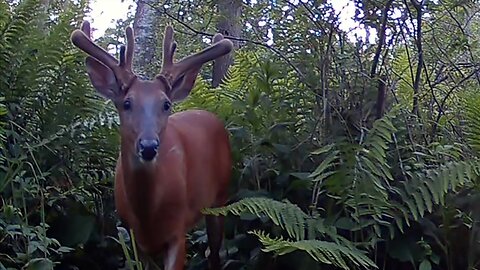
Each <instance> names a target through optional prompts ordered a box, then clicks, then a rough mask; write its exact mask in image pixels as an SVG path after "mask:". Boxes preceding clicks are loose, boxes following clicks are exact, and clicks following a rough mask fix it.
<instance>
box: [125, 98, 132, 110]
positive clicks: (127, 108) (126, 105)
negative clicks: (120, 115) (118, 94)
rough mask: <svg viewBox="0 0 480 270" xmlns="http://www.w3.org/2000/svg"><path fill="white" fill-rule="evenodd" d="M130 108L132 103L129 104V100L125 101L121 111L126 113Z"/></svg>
mask: <svg viewBox="0 0 480 270" xmlns="http://www.w3.org/2000/svg"><path fill="white" fill-rule="evenodd" d="M131 108H132V102H131V101H130V100H129V99H127V100H125V101H124V102H123V109H124V110H126V111H128V110H130V109H131Z"/></svg>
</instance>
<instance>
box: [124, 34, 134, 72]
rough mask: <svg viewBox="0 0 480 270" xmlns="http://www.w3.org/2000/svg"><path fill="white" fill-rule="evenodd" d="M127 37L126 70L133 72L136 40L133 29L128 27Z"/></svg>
mask: <svg viewBox="0 0 480 270" xmlns="http://www.w3.org/2000/svg"><path fill="white" fill-rule="evenodd" d="M125 35H126V36H127V56H126V63H125V68H126V69H127V70H129V71H132V62H133V50H134V49H135V39H134V38H133V29H132V28H131V27H130V26H128V27H127V29H126V30H125Z"/></svg>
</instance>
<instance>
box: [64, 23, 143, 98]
mask: <svg viewBox="0 0 480 270" xmlns="http://www.w3.org/2000/svg"><path fill="white" fill-rule="evenodd" d="M81 29H82V30H75V31H73V33H72V35H71V40H72V42H73V44H74V45H75V46H77V47H78V48H79V49H81V50H82V51H84V52H86V53H87V54H89V55H90V56H91V57H93V59H92V60H95V61H98V62H100V63H101V64H103V65H105V66H107V67H109V68H110V69H111V70H112V71H113V73H114V74H115V77H116V79H117V82H118V84H119V85H120V87H121V89H120V90H122V91H125V90H126V89H128V87H129V86H130V85H131V83H132V82H133V79H134V78H136V75H135V74H134V73H133V71H132V61H133V50H134V46H135V40H134V38H133V30H132V28H131V27H130V26H129V27H127V28H126V30H125V34H126V37H127V47H126V48H125V46H124V45H122V47H121V48H120V62H119V61H118V60H117V59H116V58H115V57H113V56H112V55H110V54H109V53H108V52H107V51H105V50H104V49H103V48H101V47H100V46H98V45H97V44H95V43H94V42H93V41H92V40H91V38H90V23H89V22H88V21H84V22H83V23H82V26H81Z"/></svg>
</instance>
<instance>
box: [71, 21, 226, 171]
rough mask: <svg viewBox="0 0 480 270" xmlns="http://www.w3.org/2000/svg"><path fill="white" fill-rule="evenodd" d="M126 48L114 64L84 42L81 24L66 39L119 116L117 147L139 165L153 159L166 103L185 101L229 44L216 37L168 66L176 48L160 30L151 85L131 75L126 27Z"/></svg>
mask: <svg viewBox="0 0 480 270" xmlns="http://www.w3.org/2000/svg"><path fill="white" fill-rule="evenodd" d="M125 33H126V40H127V46H126V47H125V46H122V47H121V48H120V59H119V60H117V59H116V58H115V57H113V56H112V55H110V54H109V53H108V52H106V51H105V50H104V49H102V48H101V47H99V46H98V45H96V44H95V43H93V42H92V40H91V39H90V24H89V23H88V22H87V21H85V22H84V23H83V24H82V27H81V31H80V30H75V31H74V32H73V33H72V36H71V39H72V42H73V44H74V45H75V46H77V47H78V48H80V49H81V50H83V51H84V52H86V53H87V54H88V55H89V56H87V58H86V67H87V73H88V75H89V77H90V81H91V83H92V85H93V87H94V88H95V89H96V90H97V91H98V92H99V93H100V94H101V95H103V96H104V97H106V98H109V99H111V100H112V101H113V103H114V104H115V107H116V108H117V111H118V113H119V115H120V133H121V139H122V145H123V146H125V147H127V148H128V150H129V152H130V153H133V154H134V158H138V159H139V160H140V161H146V162H149V161H152V160H154V159H155V157H156V155H157V152H158V148H159V147H160V144H161V140H162V134H163V132H164V130H165V128H166V125H167V121H168V117H169V116H170V112H171V107H172V102H175V101H180V100H182V99H184V98H186V97H187V96H188V94H189V93H190V91H191V90H192V87H193V85H194V83H195V79H196V77H197V75H198V73H199V71H200V68H201V67H202V65H203V64H205V63H206V62H208V61H211V60H214V59H216V58H218V57H221V56H223V55H225V54H227V53H229V52H230V51H231V50H232V48H233V46H232V42H231V41H229V40H226V39H223V37H222V36H221V35H220V34H217V35H216V36H215V37H214V39H213V40H214V43H213V44H212V45H211V46H209V47H208V48H206V49H204V50H202V51H201V52H198V53H196V54H193V55H190V56H188V57H186V58H184V59H182V60H180V61H178V62H175V63H174V59H173V58H174V53H175V49H176V46H177V44H176V43H175V42H174V40H173V28H172V27H171V26H167V27H166V28H165V37H164V41H163V63H162V69H161V71H160V73H159V74H158V75H157V76H156V77H155V79H153V80H142V79H140V78H138V77H137V76H136V75H135V73H134V72H133V70H132V59H133V50H134V37H133V30H132V28H131V27H127V29H126V31H125Z"/></svg>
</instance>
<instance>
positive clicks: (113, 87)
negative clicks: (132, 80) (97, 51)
mask: <svg viewBox="0 0 480 270" xmlns="http://www.w3.org/2000/svg"><path fill="white" fill-rule="evenodd" d="M85 64H86V66H87V73H88V76H89V77H90V81H91V82H92V85H93V87H94V88H95V89H96V90H97V92H98V93H100V94H101V95H102V96H104V97H106V98H109V99H112V100H115V99H116V98H117V97H118V95H119V93H120V91H119V89H120V88H119V86H118V83H117V79H116V77H115V74H114V73H113V71H112V70H111V69H110V68H109V67H107V66H105V65H104V64H102V63H100V62H99V61H98V60H96V59H95V58H93V57H91V56H87V59H86V60H85Z"/></svg>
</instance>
